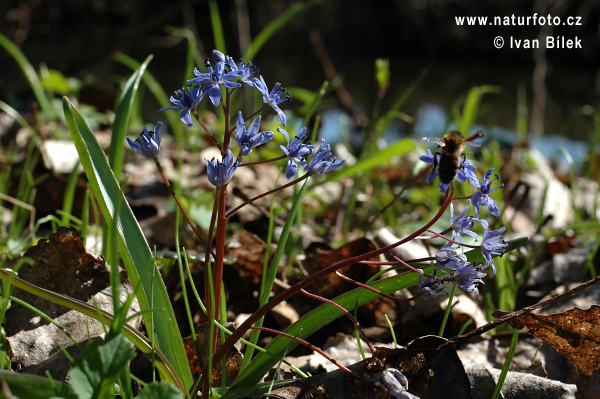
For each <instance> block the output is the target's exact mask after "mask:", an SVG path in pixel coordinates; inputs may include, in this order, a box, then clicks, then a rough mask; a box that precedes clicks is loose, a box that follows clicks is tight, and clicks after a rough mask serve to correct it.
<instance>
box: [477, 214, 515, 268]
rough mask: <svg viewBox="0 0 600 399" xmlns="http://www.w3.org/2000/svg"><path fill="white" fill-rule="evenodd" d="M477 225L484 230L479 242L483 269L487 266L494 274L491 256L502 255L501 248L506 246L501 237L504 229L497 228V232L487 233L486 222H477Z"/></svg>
mask: <svg viewBox="0 0 600 399" xmlns="http://www.w3.org/2000/svg"><path fill="white" fill-rule="evenodd" d="M479 223H481V225H482V226H483V228H484V229H485V232H484V233H483V239H482V240H481V254H482V255H483V257H484V258H485V263H486V264H485V266H484V269H485V268H487V267H488V266H491V267H492V271H493V272H494V274H496V268H495V267H494V264H493V263H492V255H503V254H504V250H503V249H502V248H504V247H507V246H508V244H507V243H506V241H504V237H502V236H501V234H502V233H504V232H505V231H506V227H502V228H499V229H498V230H494V231H489V230H488V222H487V221H486V220H483V219H481V220H479Z"/></svg>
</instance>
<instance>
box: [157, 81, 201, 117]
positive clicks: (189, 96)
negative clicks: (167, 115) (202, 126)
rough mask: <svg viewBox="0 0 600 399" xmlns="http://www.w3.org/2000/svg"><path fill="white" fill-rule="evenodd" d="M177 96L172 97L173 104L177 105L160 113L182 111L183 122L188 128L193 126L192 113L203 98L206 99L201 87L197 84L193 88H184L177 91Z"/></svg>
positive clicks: (163, 109)
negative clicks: (170, 110)
mask: <svg viewBox="0 0 600 399" xmlns="http://www.w3.org/2000/svg"><path fill="white" fill-rule="evenodd" d="M175 95H176V96H177V97H174V96H171V103H173V104H175V105H174V106H172V107H167V108H161V109H159V111H166V110H168V109H182V110H183V111H181V113H180V114H179V117H180V118H181V121H182V122H183V123H185V124H186V125H188V126H192V124H193V122H192V116H191V115H190V112H191V111H192V110H193V109H195V108H196V107H197V106H198V104H199V103H200V101H201V100H202V97H204V94H200V85H197V84H195V85H193V86H192V87H191V88H190V87H189V86H188V88H187V89H186V88H183V89H181V90H177V91H176V92H175Z"/></svg>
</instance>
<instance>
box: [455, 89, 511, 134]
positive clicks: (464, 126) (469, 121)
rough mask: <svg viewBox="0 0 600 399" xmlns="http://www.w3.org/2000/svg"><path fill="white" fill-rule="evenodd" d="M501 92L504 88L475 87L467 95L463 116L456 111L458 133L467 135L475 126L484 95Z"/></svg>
mask: <svg viewBox="0 0 600 399" xmlns="http://www.w3.org/2000/svg"><path fill="white" fill-rule="evenodd" d="M501 91H502V88H501V87H499V86H490V85H484V86H478V87H473V88H472V89H471V90H470V91H469V94H467V99H466V100H465V105H464V107H463V112H462V114H461V113H460V112H459V111H458V110H456V111H455V120H456V128H457V129H458V131H459V132H461V133H463V134H465V135H466V134H468V133H469V130H470V129H471V126H473V124H474V123H475V120H476V118H477V113H478V112H479V104H480V103H481V97H483V95H484V94H488V93H499V92H501Z"/></svg>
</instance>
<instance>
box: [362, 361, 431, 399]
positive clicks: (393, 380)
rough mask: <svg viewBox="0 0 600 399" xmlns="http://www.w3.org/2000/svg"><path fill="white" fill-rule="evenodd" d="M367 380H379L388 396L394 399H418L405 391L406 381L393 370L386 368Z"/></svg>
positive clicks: (402, 375) (398, 372)
mask: <svg viewBox="0 0 600 399" xmlns="http://www.w3.org/2000/svg"><path fill="white" fill-rule="evenodd" d="M368 380H369V381H370V382H377V381H379V380H381V383H382V385H383V387H384V389H385V390H386V391H387V392H389V394H390V396H392V397H394V398H396V399H419V398H418V397H417V396H415V395H413V394H411V393H409V392H408V391H407V389H408V379H407V378H406V377H405V376H404V374H402V373H401V372H400V371H399V370H397V369H395V368H392V367H390V368H387V369H385V370H383V371H382V372H381V373H378V374H376V375H375V376H373V377H372V378H369V379H368Z"/></svg>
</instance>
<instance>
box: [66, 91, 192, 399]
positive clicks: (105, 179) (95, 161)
mask: <svg viewBox="0 0 600 399" xmlns="http://www.w3.org/2000/svg"><path fill="white" fill-rule="evenodd" d="M63 105H64V111H65V119H66V121H67V125H68V126H69V130H70V131H71V136H72V138H73V141H74V143H75V146H76V148H77V152H78V153H79V157H80V160H81V164H82V166H83V169H84V170H85V173H86V176H87V178H88V180H89V183H90V186H91V188H92V191H93V192H94V195H95V197H96V198H97V201H98V204H99V205H100V208H101V210H102V214H103V216H104V218H105V220H107V221H108V222H109V223H111V222H116V223H118V225H117V226H118V230H119V236H120V240H119V246H120V248H121V256H122V257H123V262H124V264H125V268H126V269H127V274H128V276H129V279H130V281H131V284H132V286H133V287H134V288H135V289H136V297H137V299H138V301H139V304H140V308H141V310H142V312H143V313H142V314H143V316H144V322H145V324H146V328H147V329H148V334H149V335H150V336H152V334H154V333H156V340H157V343H158V347H159V348H160V350H161V351H162V352H163V353H164V355H165V356H166V358H167V359H168V361H169V362H170V363H171V365H172V366H173V368H174V369H175V370H176V372H177V374H178V375H179V377H180V378H181V379H182V381H183V384H184V386H185V388H186V389H188V388H189V387H191V384H192V375H191V372H190V369H189V365H188V364H187V357H186V354H185V349H184V347H183V340H182V338H181V333H180V332H179V328H178V326H177V321H176V319H175V315H174V313H173V308H172V307H171V302H170V300H169V296H168V294H167V291H166V288H165V285H164V283H163V281H162V279H161V277H160V273H159V271H158V268H157V266H156V263H155V261H154V257H153V256H152V253H151V251H150V248H149V246H148V243H147V241H146V238H145V237H144V234H143V232H142V230H141V228H140V226H139V224H138V222H137V220H136V219H135V216H134V215H133V212H132V211H131V208H130V207H129V204H128V203H127V200H126V199H125V196H124V194H123V192H122V191H121V188H120V187H119V183H118V181H117V179H116V178H115V176H114V174H113V173H112V170H111V169H110V167H109V165H108V162H107V160H106V158H105V156H104V152H103V151H102V149H101V148H100V145H99V144H98V142H97V141H96V138H95V137H94V134H93V133H92V131H91V130H90V128H89V126H88V125H87V123H86V122H85V120H84V119H83V117H82V116H81V114H80V113H79V111H77V109H76V108H75V107H73V106H72V105H71V103H70V102H69V100H68V99H67V98H64V99H63ZM117 198H119V201H120V202H121V203H122V206H120V207H119V212H118V214H117V215H115V203H116V202H117ZM149 310H151V311H152V312H149Z"/></svg>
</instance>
